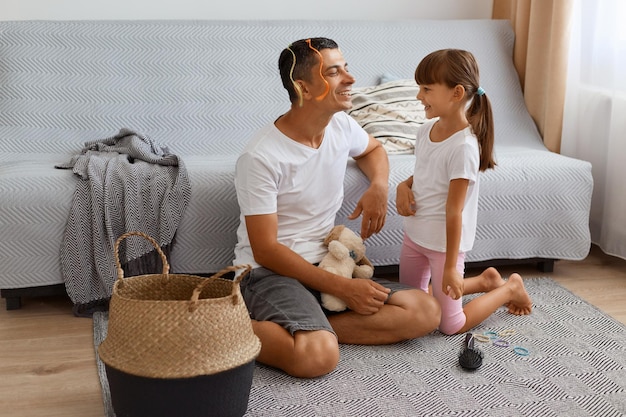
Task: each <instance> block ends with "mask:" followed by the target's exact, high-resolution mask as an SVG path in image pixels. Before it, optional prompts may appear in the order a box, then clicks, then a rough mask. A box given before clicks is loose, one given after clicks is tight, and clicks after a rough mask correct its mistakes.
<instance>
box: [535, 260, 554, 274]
mask: <svg viewBox="0 0 626 417" xmlns="http://www.w3.org/2000/svg"><path fill="white" fill-rule="evenodd" d="M537 269H538V270H539V271H541V272H554V259H545V260H543V261H539V262H537Z"/></svg>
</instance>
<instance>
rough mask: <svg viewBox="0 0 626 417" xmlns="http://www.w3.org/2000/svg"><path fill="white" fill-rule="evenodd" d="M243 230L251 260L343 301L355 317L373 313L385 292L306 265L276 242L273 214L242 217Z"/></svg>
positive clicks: (371, 282) (382, 300)
mask: <svg viewBox="0 0 626 417" xmlns="http://www.w3.org/2000/svg"><path fill="white" fill-rule="evenodd" d="M245 219H246V227H247V229H248V237H249V239H250V246H251V247H252V253H253V254H254V259H255V260H256V261H257V262H258V263H259V264H260V265H262V266H264V267H265V268H267V269H270V270H272V271H274V272H275V273H277V274H280V275H284V276H287V277H293V278H295V279H297V280H298V281H300V282H301V283H302V284H303V285H305V286H307V287H309V288H313V289H315V290H317V291H321V292H325V293H328V294H333V295H335V296H337V297H339V298H340V299H342V300H344V301H345V302H346V304H347V305H348V307H349V308H350V309H351V310H353V311H355V312H357V313H359V314H373V313H376V312H377V311H378V310H379V309H380V308H381V307H382V306H383V304H384V302H385V300H386V299H387V296H388V293H389V290H388V289H387V288H385V287H383V286H382V285H379V284H377V283H376V282H374V281H372V280H369V279H367V280H366V279H345V278H343V277H338V276H337V275H335V274H332V273H330V272H328V271H325V270H323V269H321V268H318V267H317V266H315V265H313V264H310V263H309V262H307V261H306V260H305V259H304V258H302V257H301V256H300V255H298V254H297V253H295V252H294V251H292V250H291V249H290V248H288V247H286V246H285V245H283V244H281V243H280V242H278V239H277V236H278V234H277V231H278V217H277V215H276V214H275V213H274V214H264V215H256V216H246V218H245Z"/></svg>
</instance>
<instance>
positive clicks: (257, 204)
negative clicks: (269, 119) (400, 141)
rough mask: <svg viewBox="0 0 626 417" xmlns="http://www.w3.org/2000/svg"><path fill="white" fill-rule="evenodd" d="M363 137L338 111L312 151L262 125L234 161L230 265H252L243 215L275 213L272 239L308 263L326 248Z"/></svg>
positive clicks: (366, 138)
mask: <svg viewBox="0 0 626 417" xmlns="http://www.w3.org/2000/svg"><path fill="white" fill-rule="evenodd" d="M368 141H369V136H368V134H367V132H365V131H364V130H363V129H362V128H361V126H359V124H358V123H357V122H355V121H354V119H352V118H351V117H350V116H348V115H347V114H346V113H344V112H338V113H336V114H335V115H334V116H333V117H332V119H331V121H330V123H329V124H328V126H327V127H326V130H325V132H324V138H323V140H322V143H321V145H320V147H319V148H318V149H313V148H311V147H308V146H305V145H302V144H300V143H298V142H296V141H294V140H292V139H290V138H289V137H287V136H285V135H284V134H283V133H282V132H281V131H280V130H278V129H277V128H276V126H275V125H274V123H270V124H268V125H266V126H265V127H263V128H262V129H261V130H260V131H259V132H257V134H256V135H255V136H253V138H252V140H251V141H250V142H249V143H248V145H247V146H246V148H245V149H244V151H243V153H242V154H241V156H240V157H239V159H238V160H237V167H236V174H235V187H236V189H237V201H238V202H239V208H240V210H241V216H240V224H239V228H238V230H237V240H238V242H237V245H236V247H235V264H250V265H252V266H253V267H258V266H259V265H258V264H257V263H256V262H255V261H254V256H253V255H252V249H251V248H250V240H249V238H248V233H247V229H246V223H245V219H244V216H252V215H262V214H272V213H277V214H278V241H279V242H280V243H281V244H283V245H285V246H287V247H289V248H291V249H292V250H293V251H295V252H296V253H298V254H300V255H301V256H302V257H303V258H304V259H306V260H307V261H309V262H311V263H316V262H319V261H320V260H321V259H322V257H323V256H324V254H325V253H326V252H327V250H328V249H327V248H325V247H324V245H323V242H324V238H325V237H326V235H327V234H328V232H329V231H330V229H331V228H332V227H333V226H334V224H335V215H336V214H337V211H339V209H340V208H341V204H342V203H343V196H344V193H343V180H344V176H345V173H346V164H347V161H348V158H349V157H354V156H359V155H361V154H362V153H363V152H364V151H365V149H366V148H367V144H368Z"/></svg>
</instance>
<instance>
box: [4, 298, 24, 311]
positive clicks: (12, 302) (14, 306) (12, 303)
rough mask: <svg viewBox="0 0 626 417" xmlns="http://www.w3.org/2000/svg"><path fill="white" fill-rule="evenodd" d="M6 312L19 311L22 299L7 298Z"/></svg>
mask: <svg viewBox="0 0 626 417" xmlns="http://www.w3.org/2000/svg"><path fill="white" fill-rule="evenodd" d="M5 300H6V302H7V310H19V309H20V308H22V297H7V298H5Z"/></svg>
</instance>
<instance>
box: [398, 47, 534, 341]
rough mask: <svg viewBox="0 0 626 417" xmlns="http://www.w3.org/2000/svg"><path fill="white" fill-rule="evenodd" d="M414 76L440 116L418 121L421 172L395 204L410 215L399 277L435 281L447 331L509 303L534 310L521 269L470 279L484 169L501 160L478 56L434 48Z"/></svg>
mask: <svg viewBox="0 0 626 417" xmlns="http://www.w3.org/2000/svg"><path fill="white" fill-rule="evenodd" d="M415 81H416V82H417V84H418V85H419V87H420V89H419V93H418V95H417V99H418V100H420V101H421V102H422V103H423V104H424V106H425V111H426V117H427V118H428V119H433V120H429V121H428V122H427V123H425V124H424V125H422V126H420V127H419V129H418V131H417V138H416V139H417V140H416V144H415V157H416V158H415V171H414V174H413V176H411V177H409V178H408V179H407V180H405V181H403V182H401V183H400V184H399V185H398V188H397V196H396V207H397V210H398V213H399V214H401V215H402V216H406V218H405V226H404V230H405V236H404V242H403V245H402V251H401V254H400V282H403V283H407V284H410V285H413V286H415V287H418V288H421V289H422V290H424V291H428V283H429V281H432V293H433V295H434V296H435V298H436V299H437V300H438V301H439V303H440V305H441V310H442V316H441V324H440V326H439V330H440V331H441V332H442V333H445V334H456V333H462V332H465V331H467V330H469V329H471V328H472V327H474V326H476V325H477V324H479V323H481V322H482V321H483V320H484V319H486V318H487V317H488V316H489V315H491V314H492V313H493V312H494V311H496V309H498V308H499V307H501V306H503V305H506V306H507V307H508V309H509V312H510V313H512V314H516V315H523V314H529V313H530V311H531V308H532V302H531V300H530V297H529V296H528V293H527V292H526V289H525V288H524V283H523V281H522V277H521V276H519V275H518V274H513V275H511V276H510V277H509V279H508V280H507V281H505V280H503V279H502V277H501V276H500V274H499V273H498V272H497V271H496V270H495V269H494V268H488V269H487V270H486V271H484V272H483V273H482V274H481V275H479V276H477V277H473V278H467V279H463V274H464V270H465V263H464V260H465V252H467V251H468V250H470V249H471V248H472V246H473V244H474V237H475V234H476V213H477V205H478V182H479V175H478V173H479V171H485V170H487V169H491V168H494V167H495V165H496V163H495V161H494V159H493V155H492V152H493V142H494V131H493V119H492V113H491V104H490V102H489V99H488V98H487V95H486V94H485V91H484V90H483V89H482V88H481V87H480V84H479V76H478V64H477V63H476V60H475V58H474V56H473V55H472V54H471V53H470V52H467V51H462V50H456V49H445V50H440V51H435V52H433V53H431V54H429V55H428V56H426V57H425V58H424V59H423V60H422V61H421V62H420V64H419V65H418V67H417V69H416V70H415ZM434 118H437V119H434ZM477 292H484V293H485V294H483V295H481V296H479V297H476V298H475V299H473V300H472V301H470V302H469V303H467V305H466V306H465V307H463V300H462V296H463V294H472V293H477Z"/></svg>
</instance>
